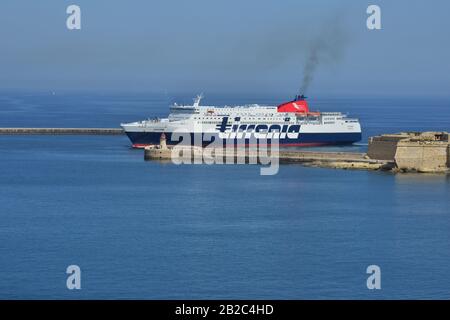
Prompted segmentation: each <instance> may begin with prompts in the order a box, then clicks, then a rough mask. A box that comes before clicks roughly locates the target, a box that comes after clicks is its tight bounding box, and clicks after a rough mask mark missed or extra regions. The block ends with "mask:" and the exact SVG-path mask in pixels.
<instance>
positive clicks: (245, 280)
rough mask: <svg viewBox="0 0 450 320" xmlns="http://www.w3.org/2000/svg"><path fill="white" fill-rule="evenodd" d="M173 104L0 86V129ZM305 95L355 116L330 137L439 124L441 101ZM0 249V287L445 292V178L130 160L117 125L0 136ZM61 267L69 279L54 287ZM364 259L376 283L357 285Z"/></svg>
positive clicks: (58, 294) (135, 115) (130, 114)
mask: <svg viewBox="0 0 450 320" xmlns="http://www.w3.org/2000/svg"><path fill="white" fill-rule="evenodd" d="M177 98H178V99H177V101H180V99H181V100H183V99H184V100H183V101H185V102H189V101H190V97H177ZM173 101H174V100H173V98H170V97H168V96H165V95H132V94H129V95H118V94H115V95H92V94H86V95H81V94H76V95H56V96H51V95H47V94H18V93H4V94H2V95H1V96H0V127H9V126H30V127H46V126H50V127H116V126H117V125H118V124H119V123H120V122H127V121H133V120H139V119H142V118H146V117H148V116H154V115H157V116H164V115H165V113H166V112H167V104H168V103H170V102H173ZM276 101H279V100H277V99H275V98H273V99H265V100H263V99H261V98H260V99H259V100H258V99H254V98H252V97H231V98H230V97H225V96H224V97H217V96H216V97H215V96H213V97H211V98H210V99H209V100H208V101H206V103H207V102H209V103H211V104H226V103H228V104H233V103H238V102H242V103H254V102H260V103H276ZM311 103H312V104H313V105H314V106H315V108H314V109H317V108H319V109H320V110H322V111H344V112H349V113H350V114H351V115H352V116H353V115H354V116H357V117H359V118H360V119H361V122H362V124H363V126H364V141H362V143H361V144H359V145H357V146H354V147H350V148H349V147H347V148H345V150H354V151H361V150H364V149H365V148H366V146H365V143H367V137H368V136H370V135H374V134H378V133H385V132H398V131H405V130H437V129H441V130H442V129H445V130H447V131H450V100H449V99H436V98H435V99H425V98H420V99H409V98H372V99H367V98H364V99H363V98H352V99H350V98H348V99H317V100H312V101H311ZM424 110H426V112H424ZM328 149H330V150H335V149H340V148H328ZM0 257H1V258H0V298H32V299H39V298H56V299H58V298H99V299H103V298H143V299H165V298H171V299H188V298H190V299H197V298H198V299H213V298H216V299H220V298H251V299H257V298H278V299H280V298H281V299H304V298H306V299H320V298H357V299H367V298H377V299H378V298H379V299H387V298H447V299H448V298H450V272H449V270H450V177H449V176H446V175H417V174H408V175H394V174H390V173H380V172H366V171H345V170H333V169H320V168H305V167H301V166H298V165H282V166H281V168H280V171H279V173H278V174H277V175H275V176H260V175H259V167H257V166H245V165H240V166H237V165H234V166H232V165H222V166H219V165H216V166H206V165H202V166H200V165H192V166H187V165H185V166H176V165H173V164H170V163H159V162H144V161H143V154H142V151H141V150H133V149H131V148H130V143H129V141H128V139H127V138H126V137H125V136H0ZM70 264H77V265H79V266H80V267H81V269H82V290H80V291H69V290H67V289H66V286H65V285H66V274H65V269H66V267H67V266H68V265H70ZM370 264H377V265H379V266H380V267H381V270H382V290H379V291H376V292H374V291H369V290H368V289H367V288H366V279H367V274H366V273H365V271H366V267H367V266H368V265H370Z"/></svg>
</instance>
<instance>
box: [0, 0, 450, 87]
mask: <svg viewBox="0 0 450 320" xmlns="http://www.w3.org/2000/svg"><path fill="white" fill-rule="evenodd" d="M69 4H78V5H79V6H80V7H81V10H82V30H79V31H69V30H67V29H66V17H67V14H66V12H65V11H66V7H67V6H68V5H69ZM369 4H378V5H380V7H381V9H382V28H383V29H382V30H380V31H369V30H367V28H366V18H367V15H366V12H365V11H366V8H367V6H368V5H369ZM336 30H338V37H339V39H340V40H338V41H341V40H342V43H339V44H338V46H340V48H339V52H338V56H336V57H331V58H330V57H328V58H325V59H324V61H323V63H321V64H320V65H319V66H318V68H317V73H316V74H315V78H314V81H313V83H312V85H311V87H310V92H309V93H310V94H324V93H330V94H348V93H350V94H381V95H383V94H432V95H434V94H436V95H446V94H448V93H449V89H450V62H449V58H450V40H449V39H450V2H449V1H445V0H433V1H424V0H418V1H417V0H416V1H414V0H413V1H406V0H396V1H378V0H373V1H357V0H354V1H336V0H315V1H312V0H311V1H301V0H287V1H283V0H280V1H274V0H272V1H264V0H239V1H237V0H190V1H186V0H164V1H163V0H151V1H148V0H127V1H125V0H72V1H64V0H45V1H25V0H2V1H1V2H0V41H1V42H0V43H1V45H0V90H8V89H24V90H43V91H47V90H48V91H58V90H102V91H113V90H120V91H149V92H151V91H169V92H175V91H177V92H190V91H194V92H198V91H203V92H205V93H208V92H221V93H228V92H230V93H232V92H243V93H245V92H252V93H255V92H256V93H257V92H264V93H268V92H273V93H287V94H293V93H295V92H296V91H297V90H298V88H299V86H300V82H301V79H302V68H303V65H304V61H305V59H306V57H307V54H308V48H309V43H311V42H312V41H314V39H315V38H316V37H320V35H321V34H323V33H325V34H327V35H328V36H330V35H333V34H334V32H336ZM330 45H331V46H334V45H335V44H334V42H333V41H332V42H331V44H330Z"/></svg>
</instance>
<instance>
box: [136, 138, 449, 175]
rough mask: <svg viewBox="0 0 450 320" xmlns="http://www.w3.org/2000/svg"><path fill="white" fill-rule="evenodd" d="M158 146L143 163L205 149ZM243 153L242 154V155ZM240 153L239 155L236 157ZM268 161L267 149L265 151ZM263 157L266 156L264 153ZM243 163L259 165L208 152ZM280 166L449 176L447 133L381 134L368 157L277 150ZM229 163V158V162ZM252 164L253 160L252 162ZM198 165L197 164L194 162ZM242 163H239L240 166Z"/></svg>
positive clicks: (252, 155)
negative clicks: (291, 164)
mask: <svg viewBox="0 0 450 320" xmlns="http://www.w3.org/2000/svg"><path fill="white" fill-rule="evenodd" d="M178 148H179V149H178V150H176V152H174V147H168V146H167V145H166V144H165V141H162V143H161V145H159V146H149V147H147V148H145V151H144V158H145V160H166V161H167V160H170V159H172V160H173V159H174V158H177V157H178V158H179V157H184V158H185V159H186V155H187V154H188V156H187V158H188V160H189V159H192V160H193V159H194V158H195V157H197V160H198V159H203V158H204V157H205V152H206V149H203V148H199V147H178ZM242 150H243V151H242ZM239 152H240V154H239ZM267 153H268V154H267V155H268V156H269V157H270V156H271V155H270V149H269V150H268V151H267ZM263 154H266V152H264V153H263ZM227 155H228V157H230V156H231V158H234V159H235V160H237V159H238V157H240V158H241V160H242V158H243V159H244V163H260V161H259V153H258V152H257V151H255V150H253V151H252V150H249V149H248V148H243V149H240V148H231V149H227V150H226V149H210V150H207V157H211V156H212V157H216V159H217V158H218V159H220V161H221V162H220V163H225V160H226V157H227ZM274 156H277V157H278V159H279V162H280V163H299V164H302V165H306V166H313V167H327V168H336V169H363V170H388V171H393V172H421V173H448V172H450V143H449V134H448V133H447V132H423V133H420V132H403V133H397V134H384V135H380V136H376V137H371V138H370V139H369V147H368V152H367V153H354V152H315V151H287V150H283V149H281V150H279V152H278V153H277V154H275V155H274ZM228 159H230V158H228ZM255 159H256V160H255ZM252 160H254V161H253V162H252ZM197 163H198V162H197ZM241 163H242V162H241Z"/></svg>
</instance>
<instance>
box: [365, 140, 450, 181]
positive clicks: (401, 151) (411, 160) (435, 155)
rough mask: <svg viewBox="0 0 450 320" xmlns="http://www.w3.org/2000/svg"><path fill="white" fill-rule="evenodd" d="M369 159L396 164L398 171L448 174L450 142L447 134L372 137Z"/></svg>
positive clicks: (368, 153) (449, 167)
mask: <svg viewBox="0 0 450 320" xmlns="http://www.w3.org/2000/svg"><path fill="white" fill-rule="evenodd" d="M367 155H368V156H369V157H370V158H372V159H379V160H381V159H383V160H389V161H394V162H395V165H396V169H397V170H399V171H417V172H448V171H449V169H450V140H449V134H448V133H447V132H402V133H398V134H386V135H381V136H377V137H372V138H370V140H369V147H368V152H367Z"/></svg>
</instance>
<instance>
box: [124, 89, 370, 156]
mask: <svg viewBox="0 0 450 320" xmlns="http://www.w3.org/2000/svg"><path fill="white" fill-rule="evenodd" d="M201 99H202V96H201V95H200V96H197V98H196V99H194V103H193V104H192V105H178V104H174V105H172V106H171V107H170V114H169V116H168V117H167V118H163V119H158V118H154V119H148V120H143V121H138V122H132V123H125V124H122V125H121V126H122V127H123V129H124V130H125V132H126V134H127V135H128V137H129V138H130V140H131V142H132V144H133V147H137V148H140V147H141V148H142V147H145V146H148V145H157V144H159V142H160V137H161V134H162V133H164V135H165V137H166V138H167V143H168V144H178V143H179V142H180V138H179V137H180V136H183V135H184V136H186V135H191V136H192V137H193V138H192V141H194V139H195V136H194V135H195V134H197V136H198V135H201V136H202V137H204V138H203V142H204V143H203V144H204V145H205V144H208V142H211V141H216V140H217V139H224V140H225V139H226V140H227V141H230V139H231V140H234V141H235V142H236V143H237V144H241V143H244V144H247V143H251V142H252V141H254V139H257V141H258V142H259V141H265V142H267V141H269V142H270V141H272V139H275V138H276V139H278V143H279V144H280V146H284V147H288V146H319V145H339V144H351V143H354V142H357V141H360V140H361V126H360V123H359V121H358V119H353V118H348V117H347V116H346V115H345V114H342V113H341V112H311V111H310V110H309V106H308V103H307V101H306V97H304V96H303V95H302V96H296V97H295V99H294V100H292V101H289V102H286V103H283V104H281V105H279V106H263V105H258V104H253V105H244V106H233V107H229V106H224V107H217V106H202V105H200V101H201Z"/></svg>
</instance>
